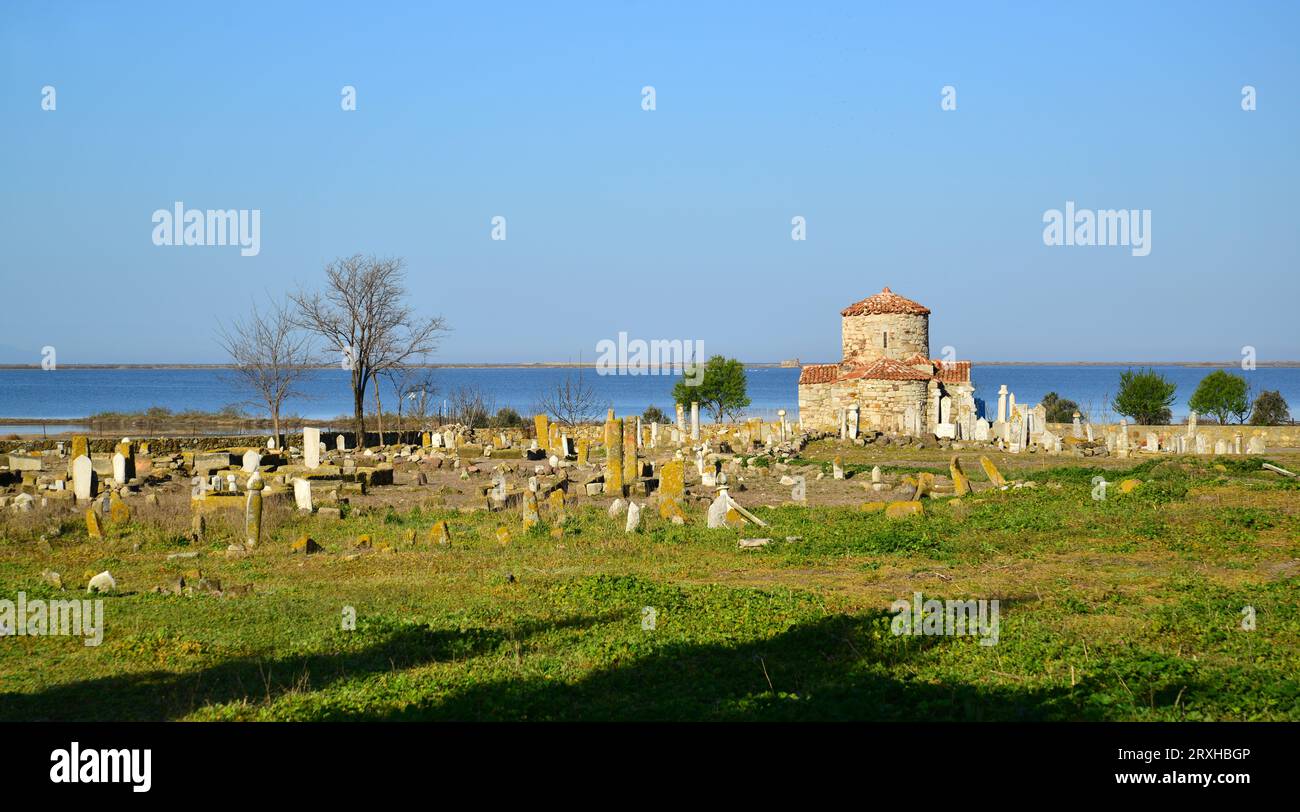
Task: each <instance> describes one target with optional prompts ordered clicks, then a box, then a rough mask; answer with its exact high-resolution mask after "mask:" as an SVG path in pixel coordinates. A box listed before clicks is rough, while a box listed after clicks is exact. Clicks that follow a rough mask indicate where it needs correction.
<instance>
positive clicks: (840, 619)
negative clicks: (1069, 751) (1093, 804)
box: [0, 443, 1300, 720]
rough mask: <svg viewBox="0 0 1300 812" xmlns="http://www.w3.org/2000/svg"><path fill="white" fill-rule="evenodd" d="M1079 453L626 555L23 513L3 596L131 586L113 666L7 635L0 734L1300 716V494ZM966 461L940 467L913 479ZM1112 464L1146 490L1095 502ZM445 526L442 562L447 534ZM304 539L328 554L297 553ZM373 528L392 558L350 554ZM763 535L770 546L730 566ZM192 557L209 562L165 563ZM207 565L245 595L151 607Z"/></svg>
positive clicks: (324, 526) (381, 515) (181, 598)
mask: <svg viewBox="0 0 1300 812" xmlns="http://www.w3.org/2000/svg"><path fill="white" fill-rule="evenodd" d="M835 453H842V454H843V455H844V458H845V462H846V465H847V466H848V467H849V469H850V470H867V469H869V467H870V465H872V464H875V463H889V460H887V459H886V458H885V457H883V456H878V455H879V454H881V453H885V452H876V451H873V450H871V449H862V448H848V449H841V450H838V451H837V450H836V449H835V448H834V447H833V446H831V445H829V444H825V443H823V444H816V445H814V446H812V447H810V448H809V449H808V450H807V451H806V452H805V456H806V457H807V458H808V459H810V460H813V461H817V462H826V461H829V459H830V456H831V455H833V454H835ZM897 454H898V452H897V451H895V452H894V455H895V457H896V456H897ZM927 454H929V456H927ZM975 459H976V457H974V456H971V457H968V458H967V466H966V469H967V472H968V474H970V475H971V478H972V479H975V480H977V481H982V480H983V475H982V473H981V472H980V471H979V467H978V465H972V463H973V462H974V461H975ZM1271 459H1272V460H1273V461H1274V462H1277V463H1279V464H1282V465H1284V466H1287V467H1289V468H1291V469H1292V470H1296V469H1297V468H1300V457H1297V456H1295V455H1289V456H1288V455H1276V456H1273V457H1271ZM1062 462H1070V461H1069V460H1068V459H1065V458H1048V457H1041V456H1039V457H1035V458H1030V457H1029V456H1028V455H1026V456H1025V457H1024V458H1023V459H1022V460H1020V461H1010V462H1008V463H1007V465H1006V466H1005V467H1004V469H1003V471H1004V473H1006V474H1007V475H1008V477H1009V478H1011V477H1015V478H1019V479H1027V480H1030V481H1033V482H1034V483H1035V487H1033V488H1022V489H1018V490H1008V491H1001V492H999V491H985V492H982V493H979V494H977V495H976V496H974V497H967V498H965V499H963V500H961V502H960V504H957V505H953V504H951V503H950V502H948V501H945V500H941V499H939V500H932V501H930V502H929V503H928V504H927V505H926V514H925V515H923V516H919V517H912V518H908V519H888V518H886V517H884V516H883V515H881V514H880V513H865V512H863V511H862V510H860V509H856V508H854V507H852V506H831V507H799V506H794V505H784V506H780V505H778V506H774V507H762V506H756V507H755V512H756V513H757V514H758V515H760V516H761V517H762V518H764V519H765V520H766V521H768V522H770V523H771V527H770V528H766V529H761V528H754V527H750V528H746V529H744V530H740V531H737V530H708V529H706V528H705V527H704V522H703V516H702V513H701V512H700V511H699V510H698V509H693V512H692V514H691V522H690V523H689V524H687V525H686V526H674V525H672V524H670V523H668V522H665V521H663V520H661V519H660V518H659V517H658V516H657V515H655V514H654V513H653V511H651V510H647V511H646V514H645V521H644V523H643V531H642V532H639V533H636V534H632V535H625V534H624V533H623V532H622V519H621V518H619V519H618V520H611V519H610V518H609V517H608V516H606V514H605V512H604V511H603V510H602V509H601V507H600V506H599V505H598V504H591V503H589V504H588V505H587V506H583V507H577V508H575V509H573V510H571V511H570V512H569V516H568V518H567V520H566V521H565V522H564V524H563V536H562V537H560V538H556V537H554V536H552V534H551V532H550V531H551V529H552V528H551V527H550V525H549V524H548V523H547V522H546V521H545V520H546V519H547V516H546V515H545V514H544V515H543V520H544V521H543V523H542V525H540V526H539V527H536V528H534V529H533V530H532V531H529V532H527V533H525V532H524V531H523V530H522V527H521V525H520V523H519V517H518V514H517V513H509V514H489V513H487V512H482V511H480V512H474V513H470V512H464V511H458V510H454V509H448V508H445V507H439V506H438V505H437V504H436V501H437V500H436V498H432V497H431V498H430V499H429V500H428V502H427V503H426V504H424V505H420V506H415V507H410V508H403V509H401V510H397V509H393V508H391V507H383V506H378V505H375V506H367V505H366V504H365V503H364V501H361V502H359V503H357V504H354V505H353V507H352V509H351V510H350V511H349V513H348V514H347V516H346V518H344V519H343V520H342V521H334V522H326V521H324V520H322V519H320V518H318V517H300V516H298V515H295V514H293V513H291V512H289V511H288V510H287V509H285V508H284V507H282V506H277V507H276V508H275V509H273V510H269V511H268V522H269V526H270V527H271V532H270V533H269V536H270V538H269V539H268V540H266V541H265V543H264V544H263V546H262V547H261V548H259V549H258V551H257V552H256V553H255V554H253V555H251V556H248V557H245V558H240V559H227V558H226V556H225V553H224V550H225V547H226V544H228V543H229V542H230V541H231V540H233V539H234V538H235V536H236V529H235V527H234V526H233V525H232V524H231V523H230V520H225V519H220V518H218V519H214V520H213V521H212V522H211V523H210V526H209V530H210V533H209V538H208V539H207V540H206V541H205V542H204V543H203V545H202V546H200V547H198V548H195V547H191V546H189V545H188V542H187V541H186V534H187V532H188V529H189V515H188V508H187V507H186V506H185V505H184V504H183V503H182V502H180V501H179V499H178V500H177V501H176V502H175V503H173V504H169V503H167V502H166V501H164V503H163V505H162V506H161V507H154V508H146V507H142V508H141V509H140V510H138V511H137V514H136V516H135V518H134V519H133V520H132V521H131V522H130V523H129V524H125V525H119V526H115V527H111V528H110V530H109V538H108V539H107V540H105V541H103V542H94V543H91V542H87V541H86V540H85V533H84V524H83V523H82V520H81V517H80V514H77V513H71V512H68V513H66V514H60V515H59V516H58V517H55V518H52V517H51V515H50V514H45V515H44V516H41V515H40V514H34V515H35V516H36V518H30V519H29V518H26V517H25V516H17V515H15V514H12V513H8V512H6V513H5V515H4V517H3V518H0V538H2V542H0V598H8V599H14V597H15V595H16V593H17V592H19V591H23V592H25V593H26V595H27V598H28V599H29V600H30V599H32V598H59V597H69V596H76V594H77V591H78V586H79V585H80V586H81V587H84V584H85V577H84V576H83V573H94V572H99V571H101V570H104V569H108V570H111V571H112V573H113V574H114V576H116V577H117V579H118V582H119V585H120V587H121V592H120V593H119V594H115V595H109V596H107V597H105V599H104V601H105V608H104V615H105V626H106V629H105V637H104V641H103V644H102V645H101V646H99V647H97V648H95V647H87V646H84V645H83V643H82V641H81V639H79V638H74V637H10V638H6V639H2V640H0V719H5V720H15V719H112V720H117V719H186V720H276V719H279V720H285V719H293V720H346V719H367V720H402V719H446V720H453V719H455V720H611V719H631V720H651V719H673V720H694V719H699V720H751V719H752V720H802V719H808V720H835V719H922V720H925V719H935V720H939V719H953V720H1001V719H1005V720H1022V719H1023V720H1037V719H1084V720H1092V719H1116V720H1202V719H1226V720H1269V719H1274V720H1275V719H1291V720H1295V719H1300V590H1298V589H1297V583H1298V582H1297V577H1298V576H1300V481H1297V480H1286V479H1283V478H1282V477H1279V476H1277V475H1276V474H1272V473H1267V472H1262V471H1260V470H1259V466H1260V462H1261V460H1260V459H1259V458H1240V457H1238V458H1219V459H1201V460H1198V459H1193V458H1180V459H1161V460H1147V461H1141V460H1139V459H1131V460H1113V459H1112V460H1106V461H1105V463H1104V464H1105V466H1106V468H1105V469H1104V470H1103V469H1094V468H1083V467H1061V464H1062ZM946 463H947V456H946V454H943V453H941V452H938V451H937V450H936V451H934V452H933V453H929V452H920V454H919V456H917V457H916V458H909V459H907V460H903V461H899V460H897V459H894V460H893V462H892V463H891V464H892V465H893V467H894V468H897V469H898V470H904V469H906V470H927V469H928V470H933V471H935V472H945V473H946V470H947V465H946ZM1053 466H1055V467H1053ZM972 468H973V469H974V470H972ZM1098 474H1104V475H1105V477H1106V478H1107V479H1108V480H1110V481H1112V482H1118V481H1119V480H1120V479H1123V478H1125V477H1134V478H1137V479H1140V480H1142V482H1143V484H1142V485H1141V486H1140V487H1138V488H1137V489H1136V490H1135V491H1133V492H1132V493H1130V494H1120V493H1119V492H1118V490H1117V489H1116V488H1114V487H1112V488H1111V489H1110V490H1109V492H1108V497H1107V498H1106V499H1105V500H1103V501H1098V500H1095V499H1093V498H1092V490H1093V485H1092V478H1093V477H1094V476H1096V475H1098ZM817 485H818V483H813V482H810V483H809V486H808V487H809V491H810V492H812V491H813V490H814V489H815V488H816V487H817ZM742 501H743V499H742ZM440 519H446V520H447V521H448V522H449V523H450V526H451V532H452V537H453V541H452V544H451V545H449V546H442V547H440V546H436V545H433V544H431V543H430V541H429V538H428V532H429V529H430V527H431V526H432V525H433V523H434V522H435V521H437V520H440ZM501 525H505V526H507V527H509V529H510V531H511V534H512V538H511V540H510V541H509V542H508V543H505V544H501V543H499V542H498V540H497V538H496V535H495V532H496V530H497V528H498V527H499V526H501ZM411 531H414V534H415V538H414V541H412V540H410V538H409V534H410V532H411ZM304 533H306V534H310V535H311V537H312V538H314V539H315V540H316V541H318V542H320V544H322V545H323V546H324V547H325V552H324V553H321V554H317V555H312V556H298V555H291V554H289V552H288V547H289V545H290V544H291V543H292V542H293V540H294V539H296V538H297V537H298V536H300V535H301V534H304ZM361 534H370V535H371V537H372V538H373V540H374V544H375V546H376V548H378V547H381V546H383V545H388V546H389V548H390V549H388V550H380V549H374V550H372V551H369V552H365V553H360V554H349V548H350V546H351V545H352V544H353V542H354V541H355V540H356V539H357V537H358V536H360V535H361ZM42 537H43V538H44V541H41V539H42ZM751 537H770V538H771V539H772V543H771V544H770V545H768V546H767V547H765V548H762V549H757V550H740V549H738V548H737V541H738V539H740V538H751ZM787 537H789V538H787ZM137 546H138V549H137ZM184 551H198V552H200V553H201V555H200V556H199V557H198V558H195V559H185V560H168V559H167V558H166V556H167V554H168V553H174V552H184ZM46 569H50V570H55V571H58V572H60V573H62V575H63V577H64V580H65V583H67V584H68V586H69V590H68V591H65V592H58V591H56V590H54V589H53V588H51V587H50V586H48V585H46V584H45V583H44V581H43V580H42V578H41V572H42V571H43V570H46ZM195 569H200V570H202V574H203V575H204V576H206V577H208V578H210V579H211V578H219V579H220V581H221V582H222V585H223V586H224V587H226V588H227V589H228V590H229V589H230V587H232V586H243V585H251V587H252V591H251V593H250V594H243V595H240V596H238V597H229V596H226V597H216V596H212V595H205V594H196V595H192V596H185V595H173V594H159V593H156V592H154V591H152V590H153V588H154V587H157V586H165V585H168V584H171V583H172V582H174V581H175V580H176V578H177V577H178V576H180V575H181V574H183V573H185V572H186V571H187V570H195ZM192 575H193V573H191V576H192ZM916 591H920V592H922V593H924V596H925V597H926V598H927V599H928V598H940V599H943V598H961V599H967V598H988V599H993V598H996V599H998V600H999V601H1000V608H1001V622H1000V635H999V641H998V643H997V645H993V646H981V645H978V642H977V638H973V637H910V636H895V635H893V634H892V633H891V631H890V621H891V619H892V617H893V616H892V615H891V613H890V612H889V605H890V603H892V602H893V601H895V600H898V599H900V598H902V599H911V597H912V594H913V592H916ZM345 607H352V608H354V609H355V612H356V628H355V630H351V631H347V630H343V629H342V628H341V627H342V625H343V624H342V619H343V616H344V613H345ZM647 607H648V608H650V609H652V610H653V616H654V624H653V625H654V628H653V629H645V628H643V618H644V617H646V616H647ZM1244 607H1253V609H1254V612H1255V624H1256V626H1255V629H1254V630H1252V631H1248V630H1245V629H1243V628H1242V621H1243V614H1242V612H1243V608H1244Z"/></svg>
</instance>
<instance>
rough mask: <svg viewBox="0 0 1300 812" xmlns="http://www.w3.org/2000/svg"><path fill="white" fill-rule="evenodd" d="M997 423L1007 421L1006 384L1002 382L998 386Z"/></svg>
mask: <svg viewBox="0 0 1300 812" xmlns="http://www.w3.org/2000/svg"><path fill="white" fill-rule="evenodd" d="M997 422H999V423H1005V422H1007V385H1006V384H1005V383H1004V384H1002V386H1000V387H999V388H998V420H997Z"/></svg>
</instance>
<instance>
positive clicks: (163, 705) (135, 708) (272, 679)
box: [0, 615, 613, 721]
mask: <svg viewBox="0 0 1300 812" xmlns="http://www.w3.org/2000/svg"><path fill="white" fill-rule="evenodd" d="M612 619H613V618H612V616H608V615H606V616H586V615H579V616H573V617H568V618H564V619H562V620H559V621H553V622H548V623H541V622H538V621H526V622H521V623H518V624H515V625H514V626H512V627H509V628H507V629H497V628H481V627H472V628H467V629H435V628H432V627H430V626H427V625H419V624H394V623H383V624H380V625H379V626H378V627H377V628H374V629H371V630H369V631H367V630H366V629H365V628H364V627H363V629H362V631H359V632H353V633H348V634H358V635H361V634H366V635H368V636H373V637H377V638H378V640H377V641H376V642H374V643H371V644H363V645H362V646H360V647H358V648H356V649H355V650H345V651H339V652H329V653H311V654H303V655H297V656H287V657H281V658H271V659H268V658H265V657H243V658H237V659H232V660H227V661H225V662H222V663H219V664H217V665H214V666H210V667H208V668H203V669H197V670H193V671H184V672H179V673H178V672H175V671H148V672H136V673H130V674H122V675H119V676H112V677H102V678H97V679H92V680H84V681H81V682H70V683H63V684H60V685H56V686H53V687H50V688H47V689H45V690H42V691H37V692H34V693H5V694H0V721H144V720H168V719H177V718H180V717H183V716H185V715H187V714H189V713H191V712H193V711H195V710H197V709H199V708H202V707H204V706H207V705H220V704H224V703H227V702H242V701H248V702H250V703H265V702H271V701H274V700H275V699H277V698H279V697H282V696H284V695H286V694H289V693H291V692H310V691H319V690H321V689H323V688H327V687H329V686H331V685H333V684H334V683H337V682H339V681H343V680H353V679H364V678H366V677H369V676H376V675H380V674H388V673H393V672H397V671H401V670H403V669H407V668H414V667H418V666H421V665H425V664H428V663H434V662H454V661H457V660H467V659H471V658H474V657H478V656H482V655H484V654H488V653H490V652H493V651H497V650H499V649H501V648H502V647H503V646H504V645H506V644H511V645H513V644H514V643H516V642H519V643H522V642H523V641H525V640H527V639H528V638H530V637H532V636H533V635H536V634H540V633H544V632H547V631H550V630H553V629H559V628H578V629H584V628H590V627H592V626H595V625H597V624H600V623H603V622H607V621H610V620H612Z"/></svg>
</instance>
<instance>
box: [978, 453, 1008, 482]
mask: <svg viewBox="0 0 1300 812" xmlns="http://www.w3.org/2000/svg"><path fill="white" fill-rule="evenodd" d="M980 467H981V468H983V469H984V475H985V476H987V477H988V478H989V482H992V483H993V487H995V488H1005V487H1006V486H1007V480H1006V478H1005V477H1003V476H1002V472H1001V471H999V470H998V467H997V466H996V465H994V464H993V460H990V459H989V458H988V457H980Z"/></svg>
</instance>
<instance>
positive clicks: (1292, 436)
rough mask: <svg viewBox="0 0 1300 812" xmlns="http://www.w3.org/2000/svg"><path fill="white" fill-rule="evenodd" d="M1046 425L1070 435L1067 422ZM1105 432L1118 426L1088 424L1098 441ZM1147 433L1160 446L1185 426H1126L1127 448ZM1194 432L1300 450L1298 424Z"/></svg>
mask: <svg viewBox="0 0 1300 812" xmlns="http://www.w3.org/2000/svg"><path fill="white" fill-rule="evenodd" d="M1047 425H1048V428H1049V429H1050V430H1051V432H1052V433H1053V434H1055V435H1056V436H1058V437H1069V436H1070V430H1071V424H1070V423H1048V424H1047ZM1108 431H1119V424H1118V423H1107V424H1098V423H1093V424H1092V433H1093V436H1094V437H1095V438H1096V439H1098V440H1104V439H1105V438H1106V433H1107V432H1108ZM1148 432H1155V433H1156V436H1158V437H1159V438H1160V442H1161V444H1162V445H1163V444H1164V441H1165V440H1166V439H1168V438H1171V437H1173V436H1175V435H1178V434H1186V433H1187V424H1186V423H1184V424H1181V425H1177V426H1136V425H1130V426H1129V427H1128V438H1129V445H1130V446H1131V447H1133V448H1138V447H1139V446H1141V445H1142V444H1143V443H1144V442H1146V436H1147V433H1148ZM1196 433H1197V434H1201V435H1204V436H1205V437H1207V438H1208V439H1209V440H1210V442H1211V443H1213V442H1214V441H1216V440H1225V441H1227V442H1229V443H1231V442H1232V440H1233V438H1234V437H1236V435H1237V434H1240V435H1241V436H1242V438H1243V440H1249V439H1250V438H1251V437H1252V436H1256V435H1258V436H1261V437H1263V438H1264V443H1265V445H1267V447H1268V448H1270V449H1273V448H1300V425H1293V426H1252V425H1249V424H1247V425H1244V426H1238V425H1236V424H1230V425H1227V426H1220V425H1218V424H1214V423H1211V424H1209V425H1206V424H1205V423H1198V424H1197V426H1196Z"/></svg>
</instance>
